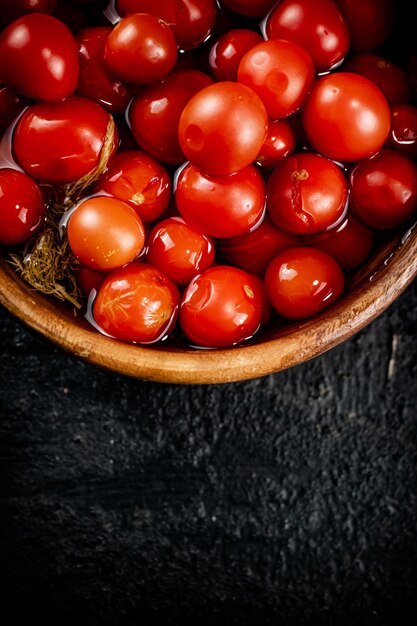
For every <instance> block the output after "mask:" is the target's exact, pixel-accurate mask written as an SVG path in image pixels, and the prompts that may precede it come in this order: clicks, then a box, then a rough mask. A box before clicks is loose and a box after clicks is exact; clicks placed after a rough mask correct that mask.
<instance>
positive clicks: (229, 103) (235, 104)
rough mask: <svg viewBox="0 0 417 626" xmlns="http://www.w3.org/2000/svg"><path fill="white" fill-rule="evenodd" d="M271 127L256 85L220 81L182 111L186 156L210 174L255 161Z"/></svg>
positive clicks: (180, 131)
mask: <svg viewBox="0 0 417 626" xmlns="http://www.w3.org/2000/svg"><path fill="white" fill-rule="evenodd" d="M267 130H268V115H267V112H266V110H265V106H264V105H263V103H262V101H261V100H260V98H259V96H257V95H256V93H255V92H254V91H252V89H250V88H249V87H246V85H241V84H239V83H236V82H229V81H226V82H219V83H215V84H214V85H209V86H208V87H205V88H204V89H201V90H200V91H199V92H198V93H196V94H195V95H194V96H193V97H192V98H191V100H190V101H189V102H188V103H187V104H186V105H185V107H184V110H183V112H182V115H181V118H180V122H179V127H178V136H179V142H180V146H181V149H182V151H183V153H184V155H185V157H186V158H187V159H188V160H189V161H191V162H192V163H194V164H195V165H196V166H197V167H199V168H200V169H201V170H202V171H203V172H205V173H206V174H209V175H213V176H216V175H224V174H231V173H232V172H236V171H238V170H240V169H242V168H243V167H246V166H247V165H249V164H250V163H252V162H253V161H254V160H255V159H256V157H257V155H258V153H259V150H260V149H261V147H262V145H263V143H264V141H265V138H266V134H267Z"/></svg>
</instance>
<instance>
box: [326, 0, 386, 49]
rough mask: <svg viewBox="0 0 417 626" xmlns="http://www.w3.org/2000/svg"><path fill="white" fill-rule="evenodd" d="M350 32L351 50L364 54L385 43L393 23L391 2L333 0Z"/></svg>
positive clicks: (382, 0) (378, 0)
mask: <svg viewBox="0 0 417 626" xmlns="http://www.w3.org/2000/svg"><path fill="white" fill-rule="evenodd" d="M335 3H336V4H337V5H338V7H339V9H340V10H341V12H342V14H343V16H344V18H345V20H346V22H347V25H348V26H349V30H350V43H351V48H352V50H355V51H358V52H359V51H361V52H365V51H368V50H373V49H375V48H378V47H379V46H381V45H382V44H383V43H385V42H386V41H387V39H388V38H389V37H390V35H391V32H392V27H393V23H394V3H393V0H360V1H359V2H358V0H335Z"/></svg>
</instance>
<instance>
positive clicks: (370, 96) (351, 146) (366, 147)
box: [302, 72, 391, 162]
mask: <svg viewBox="0 0 417 626" xmlns="http://www.w3.org/2000/svg"><path fill="white" fill-rule="evenodd" d="M390 118H391V116H390V109H389V106H388V103H387V100H386V98H385V96H384V94H383V93H382V92H381V90H380V89H379V88H378V87H377V86H376V85H375V84H374V83H373V82H371V81H370V80H369V79H367V78H365V77H364V76H360V75H359V74H353V73H350V72H333V73H331V74H327V75H326V76H322V77H321V78H320V79H319V80H318V81H317V82H316V84H315V85H314V87H313V89H312V91H311V93H310V95H309V96H308V98H307V101H306V103H305V106H304V107H303V110H302V123H303V127H304V131H305V134H306V137H307V140H308V141H309V142H310V144H311V146H312V148H313V149H314V150H316V151H317V152H320V153H321V154H324V155H325V156H327V157H329V158H331V159H334V160H336V161H342V162H351V161H359V160H360V159H364V158H366V157H368V156H371V155H372V154H374V153H375V152H377V151H378V150H380V149H381V148H382V146H383V145H384V143H385V140H386V139H387V136H388V133H389V129H390V121H391V119H390Z"/></svg>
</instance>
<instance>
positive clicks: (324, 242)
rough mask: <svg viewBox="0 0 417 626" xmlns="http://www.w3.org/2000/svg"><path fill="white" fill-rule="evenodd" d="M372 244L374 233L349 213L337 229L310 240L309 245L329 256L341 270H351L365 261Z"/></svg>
mask: <svg viewBox="0 0 417 626" xmlns="http://www.w3.org/2000/svg"><path fill="white" fill-rule="evenodd" d="M374 242H375V233H374V232H373V231H372V230H370V229H369V228H366V227H365V226H363V225H362V224H360V223H359V222H358V221H357V220H356V219H355V218H354V216H353V215H352V213H351V212H349V214H348V216H347V218H346V219H345V220H344V222H343V223H342V224H341V225H340V226H339V227H338V228H334V229H333V230H330V231H329V232H328V233H325V234H324V235H322V236H320V237H317V239H314V240H310V245H311V246H313V247H314V248H318V249H319V250H322V251H323V252H327V254H330V256H332V257H333V258H334V259H335V261H337V262H338V263H339V265H340V267H341V268H342V269H343V270H352V269H355V268H357V267H359V266H360V265H362V263H364V262H365V261H366V259H367V258H368V257H369V254H370V252H371V250H372V248H373V246H374Z"/></svg>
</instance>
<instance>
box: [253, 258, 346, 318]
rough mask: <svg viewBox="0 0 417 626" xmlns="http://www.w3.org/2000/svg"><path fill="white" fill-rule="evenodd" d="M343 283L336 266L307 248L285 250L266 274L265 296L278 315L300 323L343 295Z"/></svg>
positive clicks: (328, 259)
mask: <svg viewBox="0 0 417 626" xmlns="http://www.w3.org/2000/svg"><path fill="white" fill-rule="evenodd" d="M344 283H345V279H344V276H343V272H342V270H341V269H340V267H339V265H338V264H337V262H336V261H335V260H334V259H333V258H332V257H331V256H330V255H328V254H326V253H325V252H322V251H321V250H317V249H315V248H311V247H308V246H299V247H293V248H289V249H288V250H284V252H281V253H280V254H279V255H278V256H276V257H275V259H273V260H272V261H271V263H270V264H269V266H268V269H267V270H266V274H265V288H266V293H267V296H268V298H269V300H270V302H271V304H272V306H273V308H274V309H275V311H276V312H277V313H279V314H280V315H282V316H283V317H286V318H288V319H292V320H301V319H305V318H308V317H311V316H312V315H315V314H316V313H318V312H319V311H322V310H323V309H325V308H326V307H328V306H329V305H330V304H332V303H333V302H334V301H335V300H337V299H338V298H339V297H340V295H341V294H342V292H343V289H344Z"/></svg>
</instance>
